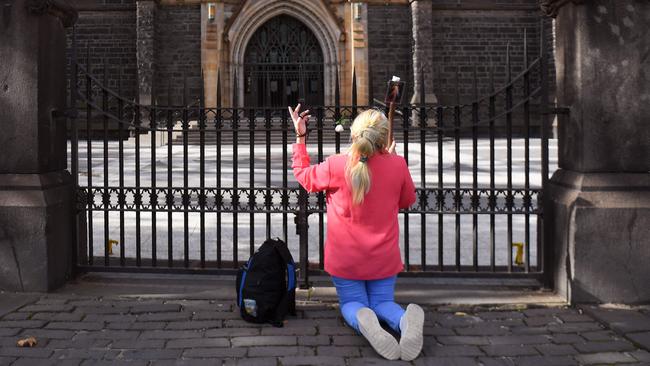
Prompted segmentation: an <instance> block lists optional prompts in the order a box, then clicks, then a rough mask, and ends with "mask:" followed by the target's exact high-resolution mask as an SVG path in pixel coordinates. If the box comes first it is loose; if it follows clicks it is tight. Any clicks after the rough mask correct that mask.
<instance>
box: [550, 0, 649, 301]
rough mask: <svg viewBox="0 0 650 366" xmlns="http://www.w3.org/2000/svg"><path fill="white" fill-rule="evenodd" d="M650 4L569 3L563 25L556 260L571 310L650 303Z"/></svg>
mask: <svg viewBox="0 0 650 366" xmlns="http://www.w3.org/2000/svg"><path fill="white" fill-rule="evenodd" d="M649 27H650V3H648V2H644V1H633V0H594V1H586V2H584V3H583V4H582V5H575V4H569V5H566V6H564V7H563V8H561V9H560V10H559V15H558V17H557V19H556V37H557V39H556V59H557V62H556V64H557V82H558V84H557V97H558V103H559V105H561V106H567V107H569V108H570V111H571V112H570V115H569V116H567V117H561V118H560V119H559V131H558V132H559V166H560V169H559V170H558V171H557V172H556V173H555V174H554V175H553V177H552V179H551V181H550V184H549V187H548V189H547V191H546V192H547V193H546V200H545V203H544V204H545V212H544V217H545V219H546V220H547V221H549V225H548V226H547V230H546V231H545V233H546V234H545V235H546V236H547V241H546V242H547V243H548V245H552V246H553V247H552V249H553V250H554V251H553V252H552V255H551V256H549V257H548V258H547V260H548V262H547V263H549V262H550V263H549V264H550V265H551V266H552V267H547V268H554V270H555V272H554V280H555V284H554V285H555V287H556V289H557V290H558V291H559V292H560V293H561V294H565V295H566V296H567V298H568V299H569V300H570V301H571V302H574V303H575V302H591V301H595V302H617V303H619V302H620V303H637V302H647V301H650V286H649V285H648V283H649V282H648V281H650V265H648V264H649V263H650V127H649V125H648V118H649V116H650V73H649V70H650V59H648V57H647V56H648V53H649V52H650V42H649V41H648V32H649Z"/></svg>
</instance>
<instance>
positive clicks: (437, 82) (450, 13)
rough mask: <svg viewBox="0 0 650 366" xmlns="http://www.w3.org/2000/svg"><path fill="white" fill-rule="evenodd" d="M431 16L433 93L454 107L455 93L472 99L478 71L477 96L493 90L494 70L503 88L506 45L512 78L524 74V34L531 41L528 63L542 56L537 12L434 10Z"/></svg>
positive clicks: (505, 68)
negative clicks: (492, 74)
mask: <svg viewBox="0 0 650 366" xmlns="http://www.w3.org/2000/svg"><path fill="white" fill-rule="evenodd" d="M432 18H433V19H432V34H431V37H430V38H429V39H430V40H431V42H430V43H431V46H430V47H431V49H432V51H431V63H430V65H429V67H431V71H430V72H433V74H434V75H433V79H434V92H435V93H436V96H437V98H438V100H439V102H440V103H442V104H452V103H455V102H456V93H457V91H458V94H459V96H460V102H461V103H464V102H468V101H470V100H472V99H473V95H474V84H473V75H474V67H476V73H477V77H478V95H479V96H480V95H485V94H487V93H488V91H489V88H490V77H489V73H490V70H491V69H492V71H493V73H494V82H495V84H496V87H499V86H502V85H505V84H506V83H507V67H506V64H507V62H506V58H507V56H506V55H507V52H506V50H507V47H508V44H509V45H510V63H511V75H512V76H515V75H517V74H518V73H520V72H521V71H522V70H523V66H524V56H523V51H524V50H523V48H524V31H525V32H526V33H527V37H528V42H529V43H528V46H529V60H533V59H535V58H536V57H537V56H538V55H539V26H540V22H539V19H540V18H539V14H538V13H537V12H536V11H523V10H516V11H515V10H483V11H462V12H461V11H455V10H439V11H436V10H434V11H433V14H432ZM457 72H458V84H457V81H456V75H457ZM457 85H458V90H457ZM427 86H428V85H427Z"/></svg>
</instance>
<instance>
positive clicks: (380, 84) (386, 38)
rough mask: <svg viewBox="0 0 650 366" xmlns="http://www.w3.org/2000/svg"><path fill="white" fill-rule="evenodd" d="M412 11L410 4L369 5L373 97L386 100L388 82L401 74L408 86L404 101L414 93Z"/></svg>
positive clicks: (369, 53) (369, 47)
mask: <svg viewBox="0 0 650 366" xmlns="http://www.w3.org/2000/svg"><path fill="white" fill-rule="evenodd" d="M412 39H413V33H412V23H411V8H410V7H409V5H408V4H403V5H402V4H392V5H376V4H368V59H369V61H370V72H369V74H370V83H371V88H370V90H371V96H372V97H373V98H376V99H379V100H382V101H383V99H384V95H385V94H386V82H387V81H388V80H389V79H390V78H391V77H392V76H393V75H397V76H399V77H401V78H402V80H404V81H405V82H406V83H407V94H406V95H404V99H403V101H404V102H408V101H409V100H410V98H411V94H412V90H413V66H412V62H413V58H412V43H413V42H412Z"/></svg>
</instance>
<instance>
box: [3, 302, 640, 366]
mask: <svg viewBox="0 0 650 366" xmlns="http://www.w3.org/2000/svg"><path fill="white" fill-rule="evenodd" d="M236 310H237V309H236V307H235V306H234V304H233V303H232V299H224V300H215V299H214V298H211V297H209V296H207V295H206V296H204V297H201V296H198V297H197V296H192V297H191V299H187V298H178V297H173V296H172V297H170V296H161V297H151V296H148V297H141V298H138V297H121V296H114V297H110V296H81V295H72V294H47V295H42V296H41V297H40V298H35V300H34V301H32V302H31V303H29V304H27V305H24V306H22V307H20V308H18V309H15V310H14V311H12V312H9V313H7V314H5V315H4V316H2V317H1V318H0V366H5V365H75V366H76V365H122V364H125V365H150V366H159V365H192V366H196V365H222V364H223V365H273V366H278V365H348V366H352V365H378V364H384V363H386V364H388V363H390V364H395V365H400V364H412V365H460V366H462V365H485V366H491V365H544V366H545V365H598V364H626V365H650V352H648V351H649V350H650V313H649V312H647V309H645V308H643V309H639V308H635V309H628V308H609V309H608V308H603V307H596V306H582V307H577V308H568V307H548V308H545V307H537V308H535V307H531V306H524V305H520V306H515V305H508V306H499V307H486V306H472V307H469V306H444V307H443V306H426V311H427V313H426V322H425V344H424V349H423V352H422V354H421V356H420V357H419V358H418V359H416V360H415V361H413V362H408V363H407V362H402V361H393V362H389V361H386V360H383V359H381V358H380V357H379V356H377V355H376V354H375V352H374V351H373V350H372V349H371V348H370V347H369V345H368V343H367V342H366V341H365V340H364V339H363V338H361V337H360V336H357V335H355V334H354V332H353V331H352V330H350V329H349V328H347V327H346V326H345V325H344V324H343V321H342V318H341V317H340V315H339V313H338V308H337V306H336V305H335V304H331V303H325V302H316V301H301V302H299V306H298V315H297V317H295V318H293V317H291V318H289V319H288V321H287V323H286V325H285V327H284V328H273V327H271V326H260V325H254V324H249V323H246V322H244V321H242V320H240V319H239V316H238V313H237V312H236ZM25 336H34V337H36V338H37V339H38V345H37V346H36V347H34V348H18V347H16V345H15V344H16V341H17V340H18V339H20V338H22V337H25Z"/></svg>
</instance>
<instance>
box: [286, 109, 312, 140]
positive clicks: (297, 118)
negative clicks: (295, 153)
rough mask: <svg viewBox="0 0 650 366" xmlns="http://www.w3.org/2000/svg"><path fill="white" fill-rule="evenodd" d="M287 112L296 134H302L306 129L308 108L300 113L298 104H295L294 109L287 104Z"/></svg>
mask: <svg viewBox="0 0 650 366" xmlns="http://www.w3.org/2000/svg"><path fill="white" fill-rule="evenodd" d="M289 114H290V115H291V119H292V120H293V127H294V128H295V130H296V134H298V135H304V134H305V132H306V131H307V123H308V122H309V117H310V116H309V109H308V110H306V111H304V112H302V113H300V104H298V105H297V106H296V109H292V108H291V106H289Z"/></svg>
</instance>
